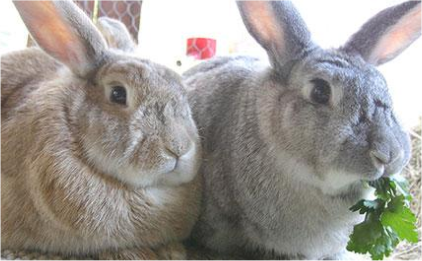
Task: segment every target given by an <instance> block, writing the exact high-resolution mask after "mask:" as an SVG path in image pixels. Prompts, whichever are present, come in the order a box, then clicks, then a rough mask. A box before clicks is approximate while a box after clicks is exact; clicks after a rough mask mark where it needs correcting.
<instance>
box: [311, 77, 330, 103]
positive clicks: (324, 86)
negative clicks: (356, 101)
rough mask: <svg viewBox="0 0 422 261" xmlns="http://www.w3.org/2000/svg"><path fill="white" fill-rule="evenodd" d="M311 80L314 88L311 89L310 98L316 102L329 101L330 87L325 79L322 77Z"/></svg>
mask: <svg viewBox="0 0 422 261" xmlns="http://www.w3.org/2000/svg"><path fill="white" fill-rule="evenodd" d="M311 82H312V83H313V85H314V88H313V89H312V91H311V99H312V101H313V102H315V103H318V104H327V103H328V102H329V101H330V96H331V88H330V85H329V84H328V82H327V81H325V80H323V79H319V78H316V79H313V80H311Z"/></svg>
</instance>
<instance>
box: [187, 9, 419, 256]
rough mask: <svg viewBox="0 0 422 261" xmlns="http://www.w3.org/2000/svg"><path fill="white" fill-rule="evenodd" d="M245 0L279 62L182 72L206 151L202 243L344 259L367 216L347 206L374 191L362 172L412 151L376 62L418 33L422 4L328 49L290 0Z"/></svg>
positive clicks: (220, 62)
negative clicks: (352, 235)
mask: <svg viewBox="0 0 422 261" xmlns="http://www.w3.org/2000/svg"><path fill="white" fill-rule="evenodd" d="M237 4H238V7H239V10H240V13H241V16H242V19H243V21H244V24H245V26H246V27H247V29H248V31H249V33H250V34H251V35H252V36H253V37H254V38H255V40H256V41H257V42H258V43H259V44H260V45H261V46H262V47H263V48H264V49H265V50H266V51H267V53H268V56H269V60H270V66H268V64H267V63H265V62H263V61H260V60H258V59H255V58H252V57H246V56H236V57H220V58H215V59H212V60H210V61H206V62H203V63H201V64H199V65H198V66H196V67H194V68H192V69H190V70H189V71H187V72H186V73H185V74H184V79H185V82H186V84H187V85H188V86H190V88H191V89H190V90H189V102H190V104H191V106H192V110H193V114H194V119H195V121H196V123H197V126H198V129H199V132H200V136H201V137H202V141H201V142H202V145H203V153H204V154H203V162H202V165H201V167H200V174H201V175H202V177H203V179H204V182H203V186H204V195H203V203H202V210H201V215H200V218H199V222H198V223H197V224H196V225H195V228H194V231H193V234H192V239H193V242H195V243H196V244H198V245H199V246H201V247H204V248H206V249H208V250H211V251H212V252H213V253H220V254H227V255H231V254H235V253H240V254H242V255H243V257H247V258H249V257H252V258H262V257H264V258H269V257H277V258H280V257H283V258H295V259H297V258H305V259H323V258H341V257H343V256H344V253H345V246H346V243H347V241H348V237H349V234H350V232H351V230H352V228H353V225H354V224H356V223H358V222H359V221H360V220H361V217H359V215H358V214H355V213H352V212H351V211H350V210H349V207H351V206H352V205H353V204H354V203H356V202H357V201H358V200H359V199H360V198H363V197H368V196H370V194H371V192H372V191H371V190H369V189H368V188H367V187H365V186H364V182H363V181H370V180H376V179H378V178H380V177H382V176H390V175H392V174H394V173H398V172H400V171H401V170H402V168H403V167H404V166H405V165H406V164H407V162H408V160H409V157H410V146H409V136H408V133H407V132H406V131H405V130H404V128H403V127H402V126H401V125H400V123H399V121H398V119H397V118H396V115H395V114H394V111H393V105H392V100H391V97H390V95H389V92H388V87H387V83H386V81H385V79H384V78H383V76H382V75H381V73H380V72H379V71H378V70H377V69H376V66H378V65H381V64H383V63H385V62H388V61H390V60H392V59H393V58H395V57H396V56H397V55H399V54H400V53H401V52H402V51H403V50H404V49H406V48H407V47H408V46H409V45H410V44H412V43H413V42H414V41H415V40H416V39H417V38H418V37H419V36H420V34H421V20H420V16H421V11H420V9H421V3H420V1H414V2H405V3H402V4H399V5H396V6H392V7H389V8H387V9H385V10H383V11H381V12H380V13H378V14H377V15H375V16H374V17H373V18H371V19H370V20H369V21H368V22H367V23H365V24H364V25H363V26H362V28H361V29H360V30H359V31H358V32H357V33H355V34H354V35H352V36H351V37H350V39H349V40H348V41H347V42H346V43H345V44H344V45H343V46H341V47H340V48H338V49H328V50H325V49H322V48H321V47H319V46H318V45H317V44H316V43H314V42H313V41H312V39H311V34H310V32H309V30H308V29H307V26H306V24H305V22H304V21H303V19H302V18H301V16H300V14H299V13H298V11H297V10H296V9H295V7H294V5H293V4H292V3H291V2H289V1H239V2H238V3H237ZM253 253H260V256H256V255H255V256H254V255H253Z"/></svg>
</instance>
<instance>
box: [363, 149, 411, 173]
mask: <svg viewBox="0 0 422 261" xmlns="http://www.w3.org/2000/svg"><path fill="white" fill-rule="evenodd" d="M369 154H370V157H371V159H372V162H373V164H374V166H375V167H376V168H378V169H383V168H384V167H386V166H389V165H391V164H393V163H394V162H396V161H397V160H399V159H400V158H401V157H403V156H404V152H403V150H400V151H399V152H397V153H394V152H390V153H387V152H383V151H380V150H372V151H370V152H369Z"/></svg>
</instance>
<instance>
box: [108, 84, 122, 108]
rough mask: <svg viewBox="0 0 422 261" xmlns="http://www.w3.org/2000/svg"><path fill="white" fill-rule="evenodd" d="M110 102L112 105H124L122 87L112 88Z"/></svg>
mask: <svg viewBox="0 0 422 261" xmlns="http://www.w3.org/2000/svg"><path fill="white" fill-rule="evenodd" d="M110 100H111V101H112V102H114V103H118V104H122V105H126V89H125V87H122V86H114V87H113V88H112V89H111V96H110Z"/></svg>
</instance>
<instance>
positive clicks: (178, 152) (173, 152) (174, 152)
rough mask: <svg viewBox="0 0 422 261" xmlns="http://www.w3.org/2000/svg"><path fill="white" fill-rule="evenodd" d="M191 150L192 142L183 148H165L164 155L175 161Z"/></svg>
mask: <svg viewBox="0 0 422 261" xmlns="http://www.w3.org/2000/svg"><path fill="white" fill-rule="evenodd" d="M191 148H192V142H189V143H188V144H187V145H184V146H165V150H166V153H167V154H168V155H169V156H172V157H174V158H176V159H179V158H181V157H183V156H184V155H186V154H187V153H188V152H189V151H190V150H191Z"/></svg>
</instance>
